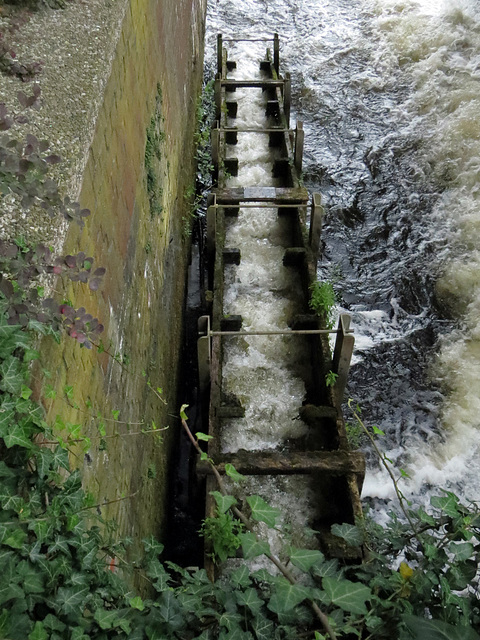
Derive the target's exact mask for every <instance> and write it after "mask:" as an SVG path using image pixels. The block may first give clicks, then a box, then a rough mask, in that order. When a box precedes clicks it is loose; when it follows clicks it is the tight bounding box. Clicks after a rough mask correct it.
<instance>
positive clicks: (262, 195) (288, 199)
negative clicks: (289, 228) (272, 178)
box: [213, 187, 309, 206]
mask: <svg viewBox="0 0 480 640" xmlns="http://www.w3.org/2000/svg"><path fill="white" fill-rule="evenodd" d="M213 193H214V194H215V196H216V203H217V204H230V203H231V204H235V203H239V202H272V203H273V206H275V204H292V205H295V204H296V205H306V204H308V200H309V196H308V191H307V190H306V189H304V188H303V187H300V188H298V187H296V188H295V187H292V188H288V187H233V188H231V189H228V188H227V189H214V191H213Z"/></svg>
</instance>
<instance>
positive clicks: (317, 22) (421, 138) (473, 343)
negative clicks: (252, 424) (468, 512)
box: [206, 0, 480, 501]
mask: <svg viewBox="0 0 480 640" xmlns="http://www.w3.org/2000/svg"><path fill="white" fill-rule="evenodd" d="M479 8H480V3H478V2H475V1H474V0H470V1H467V0H462V1H460V0H449V1H448V2H444V1H443V0H436V1H434V0H431V1H428V0H418V1H414V0H410V1H403V2H400V1H393V0H348V1H347V0H337V1H333V0H322V1H321V2H320V0H268V1H267V0H241V1H239V0H235V1H233V0H210V3H209V9H208V22H207V41H206V56H207V68H208V67H210V68H211V69H213V68H214V61H215V59H216V58H215V45H216V34H217V33H222V34H223V35H224V36H225V37H229V36H230V37H235V36H237V37H241V36H246V37H252V36H255V37H262V36H263V37H271V36H272V34H273V33H274V32H278V33H279V35H280V46H281V49H280V63H281V72H282V71H283V72H284V71H290V72H291V74H292V83H293V86H292V108H293V111H292V120H293V123H294V122H295V119H298V120H302V121H303V122H304V128H305V153H304V181H305V185H306V186H307V187H308V189H309V191H310V192H315V191H317V192H320V193H321V194H322V198H323V201H324V203H325V206H326V214H325V222H324V229H323V235H322V239H323V243H322V244H323V246H322V250H321V254H320V255H319V266H318V271H319V277H320V278H322V279H330V280H333V281H334V282H335V287H336V290H337V292H338V295H339V311H340V310H345V311H347V312H348V313H350V314H351V315H352V321H353V325H354V328H355V336H356V351H355V356H354V364H353V367H352V370H351V377H350V382H349V387H348V390H347V393H348V395H349V397H352V398H354V400H355V402H358V403H359V404H360V405H361V407H362V409H363V417H364V419H365V421H366V422H367V423H369V424H376V425H378V426H380V427H381V428H382V429H383V430H384V431H385V434H386V435H385V437H384V438H383V440H382V442H381V445H382V446H383V449H384V450H385V452H386V454H387V455H388V456H389V458H391V459H392V460H394V461H395V463H396V464H397V465H398V466H400V467H402V468H404V469H406V470H407V471H408V473H409V474H410V476H411V479H410V480H407V481H406V482H405V484H404V486H403V489H404V491H405V492H410V493H411V494H412V495H416V496H424V495H425V496H426V495H429V493H431V492H432V491H433V490H434V488H435V487H436V486H442V487H445V488H451V489H453V490H455V491H457V492H459V493H461V494H463V495H466V496H467V497H470V498H476V497H478V496H479V493H480V479H479V478H480V474H479V471H480V463H479V462H478V461H477V460H478V449H479V447H480V385H479V384H478V380H479V379H480V325H479V317H480V250H479V249H478V247H479V246H480V245H479V242H478V241H479V239H480V201H479V196H480V190H479V185H480V182H479V180H478V173H479V169H480V97H479V96H480V12H479ZM477 16H479V17H477ZM252 46H253V45H251V44H247V43H239V44H238V45H235V47H236V48H235V50H234V51H232V56H231V58H233V59H237V60H240V59H241V58H242V56H243V55H245V56H246V55H247V54H248V55H251V54H252ZM263 53H264V51H263V49H260V50H259V54H258V57H259V58H260V57H261V56H262V55H263ZM251 153H252V158H253V157H254V156H255V153H257V151H256V145H255V144H252V151H251ZM261 182H262V184H263V178H262V181H261ZM232 308H233V307H232ZM237 446H241V444H238V445H237ZM367 456H368V458H369V467H370V469H369V473H368V475H367V478H366V482H365V487H364V494H363V495H364V496H366V497H368V496H370V497H372V498H375V499H376V500H377V501H378V500H379V499H380V500H382V499H384V500H389V499H390V498H391V497H392V496H393V487H391V486H390V484H389V482H387V481H386V479H385V476H384V473H383V472H382V470H381V469H379V468H378V465H377V464H376V462H375V460H374V458H373V456H371V455H370V453H369V452H368V450H367Z"/></svg>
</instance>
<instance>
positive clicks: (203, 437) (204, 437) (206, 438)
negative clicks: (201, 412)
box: [195, 431, 213, 442]
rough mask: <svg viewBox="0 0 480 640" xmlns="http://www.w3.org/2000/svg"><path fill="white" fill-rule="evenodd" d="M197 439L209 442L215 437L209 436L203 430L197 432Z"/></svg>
mask: <svg viewBox="0 0 480 640" xmlns="http://www.w3.org/2000/svg"><path fill="white" fill-rule="evenodd" d="M195 436H196V437H197V440H203V441H204V442H208V441H209V440H211V439H212V438H213V436H208V435H207V434H206V433H202V432H201V431H197V433H196V434H195Z"/></svg>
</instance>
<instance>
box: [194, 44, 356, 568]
mask: <svg viewBox="0 0 480 640" xmlns="http://www.w3.org/2000/svg"><path fill="white" fill-rule="evenodd" d="M256 41H257V40H255V42H256ZM228 44H230V41H229V42H227V41H225V40H224V39H223V38H222V36H221V35H218V43H217V46H218V50H217V75H216V79H215V101H216V118H217V119H216V122H215V124H214V127H213V129H212V149H213V161H214V188H213V189H212V192H211V194H210V197H209V206H208V211H207V253H208V265H209V267H208V288H209V292H208V294H207V299H208V300H209V309H208V311H209V313H208V315H205V316H202V317H201V318H200V320H199V339H198V365H199V377H200V390H201V398H202V411H203V413H204V415H205V418H204V424H208V432H209V435H211V436H213V438H212V440H210V441H209V444H208V455H209V456H210V457H211V458H213V460H214V461H215V463H216V464H217V465H218V468H219V469H220V470H223V469H224V467H225V464H226V463H232V464H234V466H235V467H236V468H237V470H238V471H240V472H241V473H242V474H245V475H248V476H251V477H255V478H257V479H258V480H259V481H260V482H263V483H267V484H268V483H270V482H273V479H274V478H275V477H278V476H287V475H289V476H304V477H306V478H307V482H308V484H309V487H310V489H309V490H310V491H311V492H312V493H313V495H314V496H315V502H316V505H315V508H314V513H313V514H312V516H311V526H312V528H314V529H315V530H316V531H318V532H319V533H318V546H319V548H320V549H321V550H322V551H323V552H324V553H326V554H327V555H328V556H330V557H334V556H335V557H338V556H342V555H344V554H345V548H344V545H343V544H342V541H341V540H339V539H338V538H336V537H335V536H333V535H332V534H331V532H330V528H331V525H332V524H334V523H342V522H351V523H353V522H354V520H355V517H356V516H358V515H359V514H360V513H361V506H360V497H359V496H360V491H361V487H362V483H363V478H364V473H365V460H364V457H363V455H362V454H361V453H360V452H357V451H351V450H350V448H349V444H348V441H347V435H346V429H345V422H344V418H343V414H342V409H341V404H342V400H343V396H344V391H345V385H346V382H347V376H348V369H349V366H350V359H351V356H352V352H353V345H354V336H353V333H352V331H351V328H350V317H349V316H348V315H342V316H341V317H340V319H339V322H338V327H337V328H336V329H333V330H332V329H329V328H327V327H326V326H325V323H324V322H322V319H321V318H320V317H319V316H317V315H315V314H314V313H313V312H312V311H311V310H310V309H309V304H308V301H309V296H310V286H311V284H312V283H313V282H314V281H315V280H316V266H317V253H318V249H319V245H320V233H321V224H322V213H323V210H322V206H321V199H320V195H319V194H313V195H312V197H310V196H309V194H308V192H307V190H306V189H305V188H304V186H303V185H302V182H301V170H302V151H303V139H304V131H303V127H302V123H301V122H297V123H296V126H295V129H291V128H290V101H291V79H290V76H289V74H288V73H285V74H284V75H281V74H280V55H279V52H280V43H279V38H278V35H275V36H274V37H273V38H272V40H271V42H266V44H267V45H268V46H269V48H268V49H267V53H266V56H265V58H264V59H263V60H262V61H261V62H260V68H259V73H258V77H255V78H247V79H237V78H235V77H232V72H234V71H235V69H236V67H237V64H236V62H235V61H233V60H230V59H229V57H228V54H227V50H226V48H225V45H228ZM272 50H273V55H272ZM233 75H234V74H233ZM237 89H242V90H245V89H248V90H249V91H250V90H252V91H257V92H258V91H261V93H262V100H263V105H264V110H265V121H264V122H265V125H264V126H261V127H258V124H257V123H256V122H254V123H252V124H247V125H246V126H244V125H242V126H237V125H236V118H237V113H238V103H237V100H236V91H237ZM244 134H250V135H258V136H260V135H263V136H264V137H265V136H268V147H269V149H270V150H271V151H272V153H271V154H270V158H269V161H268V162H267V165H268V164H270V168H271V172H272V176H273V177H274V179H275V180H274V183H275V186H271V184H268V185H264V184H255V185H251V184H249V185H245V186H238V185H236V186H233V187H232V186H229V181H230V177H231V176H236V175H237V174H238V172H239V169H241V164H240V166H239V162H240V161H239V158H237V157H235V156H232V155H231V152H229V149H230V150H231V149H232V148H234V149H235V148H236V147H235V145H237V143H238V140H239V138H240V137H241V136H242V135H244ZM267 207H268V208H270V209H273V210H275V220H278V221H279V224H281V227H279V229H280V230H279V232H278V233H279V234H280V235H279V237H280V236H281V239H280V243H281V246H282V247H283V248H284V251H283V259H282V260H281V262H280V263H278V267H277V268H278V269H279V270H284V271H288V272H294V273H295V274H296V276H295V277H297V278H298V280H297V281H298V282H299V283H300V285H299V286H300V288H301V291H299V292H296V295H297V297H296V301H297V302H296V304H295V308H294V309H293V311H290V312H289V315H288V322H287V326H285V327H280V328H274V329H267V330H265V329H259V328H257V327H255V326H253V327H252V326H251V324H249V326H248V328H245V327H244V318H243V316H242V314H238V313H237V314H229V313H226V311H225V309H226V307H225V295H226V294H225V290H226V289H225V287H226V285H225V273H226V269H232V266H233V269H234V270H235V269H236V268H238V266H239V265H240V264H241V261H242V249H241V247H237V246H229V242H228V240H227V239H226V238H227V231H226V227H227V226H228V225H231V224H235V221H236V219H237V218H238V216H239V211H240V210H242V211H243V212H244V214H243V215H247V216H249V215H251V216H255V215H256V212H258V211H261V210H262V209H264V208H267ZM307 220H309V225H308V226H307ZM273 224H276V222H275V221H274V223H273ZM289 308H290V307H289ZM329 334H334V335H335V346H334V349H333V353H332V349H331V347H330V343H329ZM256 336H261V338H262V339H263V340H266V341H268V340H270V339H272V340H273V339H274V337H277V336H280V338H281V339H283V340H290V341H294V342H293V343H292V344H293V345H294V346H292V350H294V351H296V350H299V351H298V352H299V353H300V351H301V353H304V354H305V357H304V359H303V361H302V362H301V366H298V367H297V368H298V372H299V375H300V376H301V378H302V380H303V384H304V388H305V393H304V395H303V397H300V398H299V399H298V412H297V415H296V416H295V418H292V420H293V419H296V420H299V421H300V422H301V423H302V427H303V435H302V437H299V438H295V439H292V440H289V441H286V442H282V443H280V445H279V446H275V447H267V448H265V449H262V448H257V447H255V446H253V448H248V449H246V448H237V449H236V450H232V449H231V448H230V447H229V446H228V440H229V424H230V422H231V421H232V420H233V421H235V420H242V419H243V418H244V417H245V414H246V411H248V407H247V406H245V401H244V400H242V398H241V394H239V395H237V394H236V393H235V392H233V393H232V391H231V389H230V388H229V389H227V388H226V384H225V372H224V367H225V357H226V356H225V350H226V349H227V348H228V347H227V345H229V344H232V343H233V342H235V341H237V343H238V341H244V340H247V339H248V340H251V339H255V337H256ZM248 348H249V347H248V346H246V347H245V349H246V350H248ZM329 371H332V372H333V373H335V374H336V375H337V378H336V382H335V385H334V386H333V387H332V386H327V385H326V381H325V375H326V374H327V372H329ZM233 375H234V377H235V373H234V374H233ZM268 375H270V376H271V378H272V380H273V379H274V378H275V376H276V370H275V365H274V366H273V367H271V368H270V370H269V373H268ZM243 428H244V427H242V429H243ZM247 428H248V425H247V426H246V427H245V429H247ZM259 428H260V430H261V428H262V427H261V425H260V426H259ZM225 441H227V444H225ZM222 442H223V443H224V444H223V445H222ZM197 473H198V474H200V475H206V476H207V482H206V514H207V516H211V515H214V512H215V503H214V501H213V499H212V498H211V496H210V492H211V491H212V490H215V489H216V488H217V487H216V486H215V480H214V478H213V477H212V476H211V475H210V470H209V466H208V465H207V464H205V463H201V462H198V464H197ZM207 567H208V570H209V572H210V573H211V575H212V576H213V574H214V567H213V565H211V563H210V562H209V561H208V560H207Z"/></svg>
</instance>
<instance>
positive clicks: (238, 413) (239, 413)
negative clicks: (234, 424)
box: [217, 405, 245, 419]
mask: <svg viewBox="0 0 480 640" xmlns="http://www.w3.org/2000/svg"><path fill="white" fill-rule="evenodd" d="M217 416H218V417H219V418H223V419H225V418H243V417H244V416H245V409H244V407H241V406H230V405H221V406H220V407H218V409H217Z"/></svg>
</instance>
